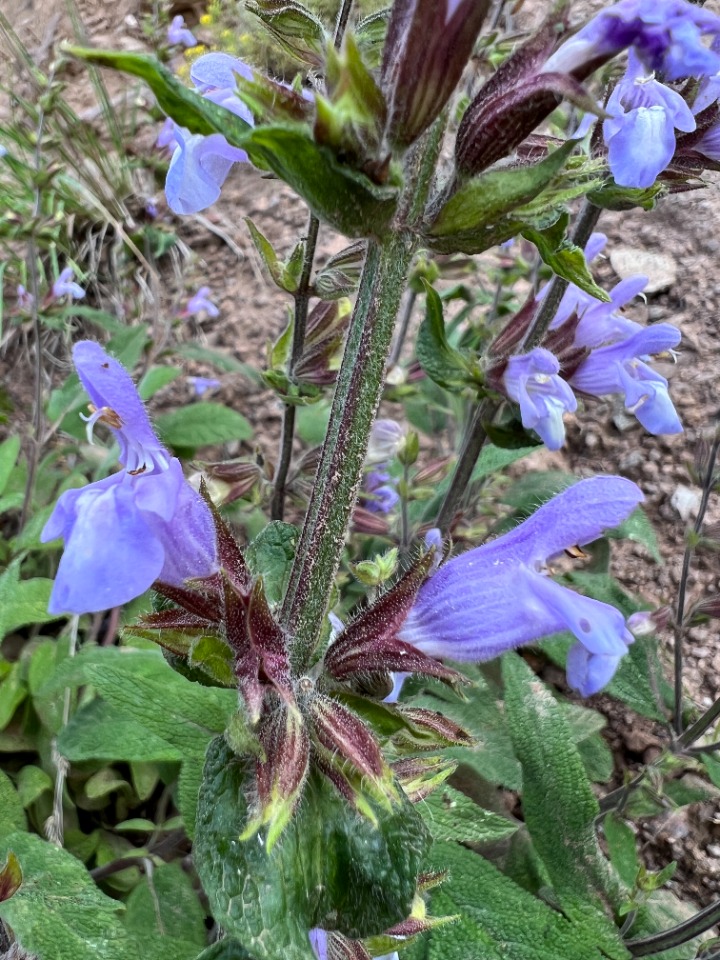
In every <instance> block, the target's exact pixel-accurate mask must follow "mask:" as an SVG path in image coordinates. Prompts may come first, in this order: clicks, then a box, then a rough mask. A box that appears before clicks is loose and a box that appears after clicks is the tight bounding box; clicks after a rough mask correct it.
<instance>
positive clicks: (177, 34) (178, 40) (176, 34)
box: [167, 14, 197, 47]
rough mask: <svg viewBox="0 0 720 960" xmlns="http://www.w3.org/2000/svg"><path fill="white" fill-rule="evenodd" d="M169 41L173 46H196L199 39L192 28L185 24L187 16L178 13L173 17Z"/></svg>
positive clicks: (168, 35)
mask: <svg viewBox="0 0 720 960" xmlns="http://www.w3.org/2000/svg"><path fill="white" fill-rule="evenodd" d="M167 38H168V43H170V44H172V45H173V46H183V47H194V46H196V45H197V40H196V39H195V36H194V35H193V33H192V31H191V30H188V28H187V27H186V26H185V17H183V16H182V14H178V15H177V16H176V17H173V18H172V20H171V22H170V26H169V27H168V31H167Z"/></svg>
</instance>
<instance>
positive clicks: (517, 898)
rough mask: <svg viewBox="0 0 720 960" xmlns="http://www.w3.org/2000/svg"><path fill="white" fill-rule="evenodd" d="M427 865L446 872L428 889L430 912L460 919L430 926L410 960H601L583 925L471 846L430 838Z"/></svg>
mask: <svg viewBox="0 0 720 960" xmlns="http://www.w3.org/2000/svg"><path fill="white" fill-rule="evenodd" d="M428 867H430V868H432V869H434V870H448V871H449V874H450V875H449V879H448V880H447V881H446V882H445V883H443V884H442V885H441V886H440V887H438V888H437V889H436V890H434V891H433V893H432V897H431V903H430V906H431V909H432V912H433V914H434V915H436V916H444V915H459V916H460V919H459V920H458V921H457V922H456V923H454V924H452V925H451V926H449V927H443V928H440V929H439V930H431V931H430V932H429V934H427V936H426V937H425V938H424V939H423V940H422V941H421V942H420V943H419V945H418V947H417V948H416V949H415V950H414V951H413V952H412V953H411V956H412V957H413V960H559V958H562V960H602V955H601V953H600V951H599V949H598V947H597V944H596V943H595V942H594V940H593V937H592V934H591V933H590V932H589V931H588V930H587V929H586V928H585V927H584V926H583V925H581V924H574V923H570V922H569V921H568V920H566V919H565V918H564V917H563V916H562V915H561V914H560V913H558V912H557V911H555V910H553V909H551V908H550V907H549V906H547V904H545V903H543V902H542V901H541V900H538V899H536V898H535V897H533V896H532V895H531V894H530V893H528V892H527V891H525V890H523V889H522V888H521V887H519V886H517V885H516V884H515V883H514V882H513V881H512V880H510V879H509V878H508V877H505V876H503V874H502V873H500V871H499V870H497V868H496V867H494V866H493V865H492V864H491V863H490V862H489V861H487V860H485V859H484V858H483V857H481V856H478V854H476V853H473V852H472V851H471V850H467V849H465V848H464V847H461V846H459V845H457V844H454V843H436V844H434V845H433V848H432V851H431V855H430V863H429V864H428ZM628 956H629V954H628Z"/></svg>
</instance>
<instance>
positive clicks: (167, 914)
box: [125, 863, 207, 960]
mask: <svg viewBox="0 0 720 960" xmlns="http://www.w3.org/2000/svg"><path fill="white" fill-rule="evenodd" d="M126 906H127V913H126V914H125V927H126V929H127V930H128V931H130V932H131V933H133V934H135V935H136V936H137V938H138V940H142V938H143V937H144V936H146V935H147V934H148V933H153V934H157V935H158V936H159V937H167V938H169V939H170V940H171V943H175V942H177V941H183V942H184V943H187V944H188V945H192V944H194V945H195V950H194V952H193V953H192V954H191V956H192V958H193V960H194V957H195V955H196V954H197V951H198V948H202V947H204V946H205V945H206V943H207V931H206V929H205V912H204V911H203V909H202V907H201V906H200V901H199V900H198V897H197V894H196V893H195V890H194V889H193V885H192V881H191V879H190V877H189V876H188V874H187V873H185V872H184V870H182V868H181V867H180V866H179V864H176V863H168V864H164V865H163V866H161V867H156V868H155V869H154V870H153V871H152V874H151V875H149V876H146V877H144V878H143V879H142V881H141V882H140V883H139V884H138V886H137V887H135V889H134V890H133V891H132V893H131V894H130V896H129V897H128V899H127V904H126Z"/></svg>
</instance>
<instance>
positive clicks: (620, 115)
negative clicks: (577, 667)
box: [603, 50, 695, 187]
mask: <svg viewBox="0 0 720 960" xmlns="http://www.w3.org/2000/svg"><path fill="white" fill-rule="evenodd" d="M606 110H607V112H608V113H609V114H611V116H610V118H609V119H608V120H606V121H605V122H604V123H603V135H604V138H605V143H606V144H607V147H608V163H609V164H610V170H611V171H612V175H613V177H614V178H615V182H616V183H618V184H619V185H620V186H621V187H650V186H652V185H653V183H655V180H656V179H657V177H658V175H659V174H660V173H662V171H663V170H664V169H665V168H666V167H667V165H668V164H669V163H670V161H671V160H672V158H673V154H674V153H675V146H676V143H675V130H676V129H677V130H682V131H684V132H685V133H690V132H691V131H693V130H694V129H695V117H694V116H693V113H692V110H691V109H690V107H689V106H688V105H687V103H686V102H685V101H684V100H683V98H682V97H681V96H680V94H679V93H677V92H676V91H675V90H672V89H671V88H670V87H666V86H665V85H664V84H662V83H660V82H659V81H657V80H656V79H655V78H654V75H653V74H652V73H648V71H647V70H646V68H645V67H644V66H643V64H642V63H641V61H640V60H639V58H638V57H637V56H636V55H635V54H634V53H633V51H632V50H631V51H630V57H629V61H628V69H627V72H626V74H625V76H624V77H623V79H622V80H621V81H620V82H619V83H618V84H617V86H616V87H615V89H614V90H613V92H612V93H611V94H610V99H609V100H608V103H607V107H606Z"/></svg>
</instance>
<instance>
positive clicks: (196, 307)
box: [182, 287, 220, 318]
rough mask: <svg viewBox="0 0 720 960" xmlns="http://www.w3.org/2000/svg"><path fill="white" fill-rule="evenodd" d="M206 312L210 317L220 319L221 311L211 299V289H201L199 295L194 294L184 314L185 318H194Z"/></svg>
mask: <svg viewBox="0 0 720 960" xmlns="http://www.w3.org/2000/svg"><path fill="white" fill-rule="evenodd" d="M203 311H204V312H205V313H206V314H207V315H208V316H209V317H213V318H215V317H219V316H220V311H219V310H218V308H217V307H216V306H215V304H214V303H213V302H212V300H211V299H210V287H200V289H199V290H198V291H197V293H195V294H193V296H192V297H190V299H189V300H188V302H187V306H186V307H185V309H184V310H183V312H182V316H183V317H193V316H197V315H198V314H200V313H202V312H203Z"/></svg>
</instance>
